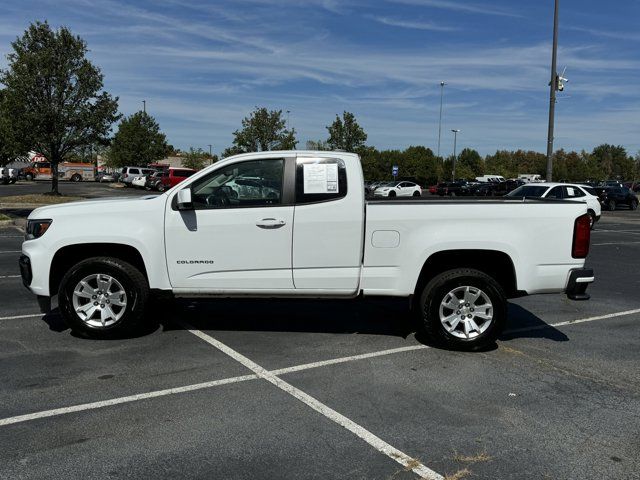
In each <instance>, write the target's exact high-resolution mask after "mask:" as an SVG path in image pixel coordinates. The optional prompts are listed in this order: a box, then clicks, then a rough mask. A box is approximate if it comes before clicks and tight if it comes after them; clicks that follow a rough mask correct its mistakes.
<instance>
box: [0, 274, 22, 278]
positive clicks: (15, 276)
mask: <svg viewBox="0 0 640 480" xmlns="http://www.w3.org/2000/svg"><path fill="white" fill-rule="evenodd" d="M0 278H20V275H0Z"/></svg>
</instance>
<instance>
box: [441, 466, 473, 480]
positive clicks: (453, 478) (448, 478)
mask: <svg viewBox="0 0 640 480" xmlns="http://www.w3.org/2000/svg"><path fill="white" fill-rule="evenodd" d="M469 475H471V471H470V470H469V469H468V468H464V469H462V470H458V471H457V472H456V473H452V474H451V475H445V477H444V480H461V479H462V478H464V477H468V476H469Z"/></svg>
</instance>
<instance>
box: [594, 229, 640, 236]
mask: <svg viewBox="0 0 640 480" xmlns="http://www.w3.org/2000/svg"><path fill="white" fill-rule="evenodd" d="M591 233H592V234H593V233H632V234H635V235H640V231H637V230H593V231H592V232H591Z"/></svg>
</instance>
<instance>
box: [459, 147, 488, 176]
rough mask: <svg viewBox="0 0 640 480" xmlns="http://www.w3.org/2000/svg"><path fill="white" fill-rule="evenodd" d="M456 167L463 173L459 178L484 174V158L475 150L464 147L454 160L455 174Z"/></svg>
mask: <svg viewBox="0 0 640 480" xmlns="http://www.w3.org/2000/svg"><path fill="white" fill-rule="evenodd" d="M458 169H460V172H461V173H462V172H464V173H465V175H464V176H463V177H461V178H469V179H474V178H475V177H479V176H481V175H483V174H484V160H483V159H482V157H481V156H480V154H479V153H478V152H477V151H476V150H474V149H472V148H465V149H464V150H462V151H461V152H460V154H459V155H458V158H457V160H456V176H458V174H457V172H458Z"/></svg>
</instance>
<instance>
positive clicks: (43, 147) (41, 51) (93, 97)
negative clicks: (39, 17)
mask: <svg viewBox="0 0 640 480" xmlns="http://www.w3.org/2000/svg"><path fill="white" fill-rule="evenodd" d="M11 47H12V51H11V53H9V54H8V55H7V60H8V68H7V69H6V70H2V71H0V83H2V84H4V85H5V86H6V88H5V90H4V92H5V93H4V100H3V105H4V107H3V110H4V111H5V114H6V115H7V116H8V117H9V118H11V122H10V126H9V129H8V130H9V131H8V135H9V137H10V139H11V140H10V143H11V144H12V145H14V147H15V148H17V149H18V150H21V151H29V150H32V149H33V150H36V151H38V152H40V153H42V154H43V155H44V156H46V157H47V158H48V159H49V161H50V162H51V167H52V173H53V175H52V181H51V190H52V193H55V194H58V164H59V162H61V161H63V160H64V159H65V157H66V156H67V155H68V154H70V153H71V152H73V151H75V150H77V149H78V148H81V147H83V146H87V145H92V144H96V143H99V144H103V143H106V142H107V138H108V135H109V132H110V130H111V125H112V124H113V122H115V121H116V120H117V119H118V118H119V116H118V113H117V111H118V99H117V97H116V98H112V97H111V95H109V94H108V93H106V92H104V91H102V87H103V75H102V73H101V72H100V69H99V68H98V67H96V66H94V65H93V64H92V63H91V62H90V61H89V60H88V59H87V58H86V53H87V44H86V43H85V42H84V40H82V39H81V38H80V37H78V36H74V35H73V34H72V33H71V32H70V31H69V30H68V29H67V28H65V27H61V28H59V29H58V30H55V31H54V30H52V29H51V27H50V26H49V24H48V23H47V22H44V23H40V22H36V23H34V24H31V25H30V26H29V28H28V29H27V30H26V31H25V33H24V34H23V35H22V37H20V38H18V39H16V40H15V41H14V42H13V43H12V44H11Z"/></svg>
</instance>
